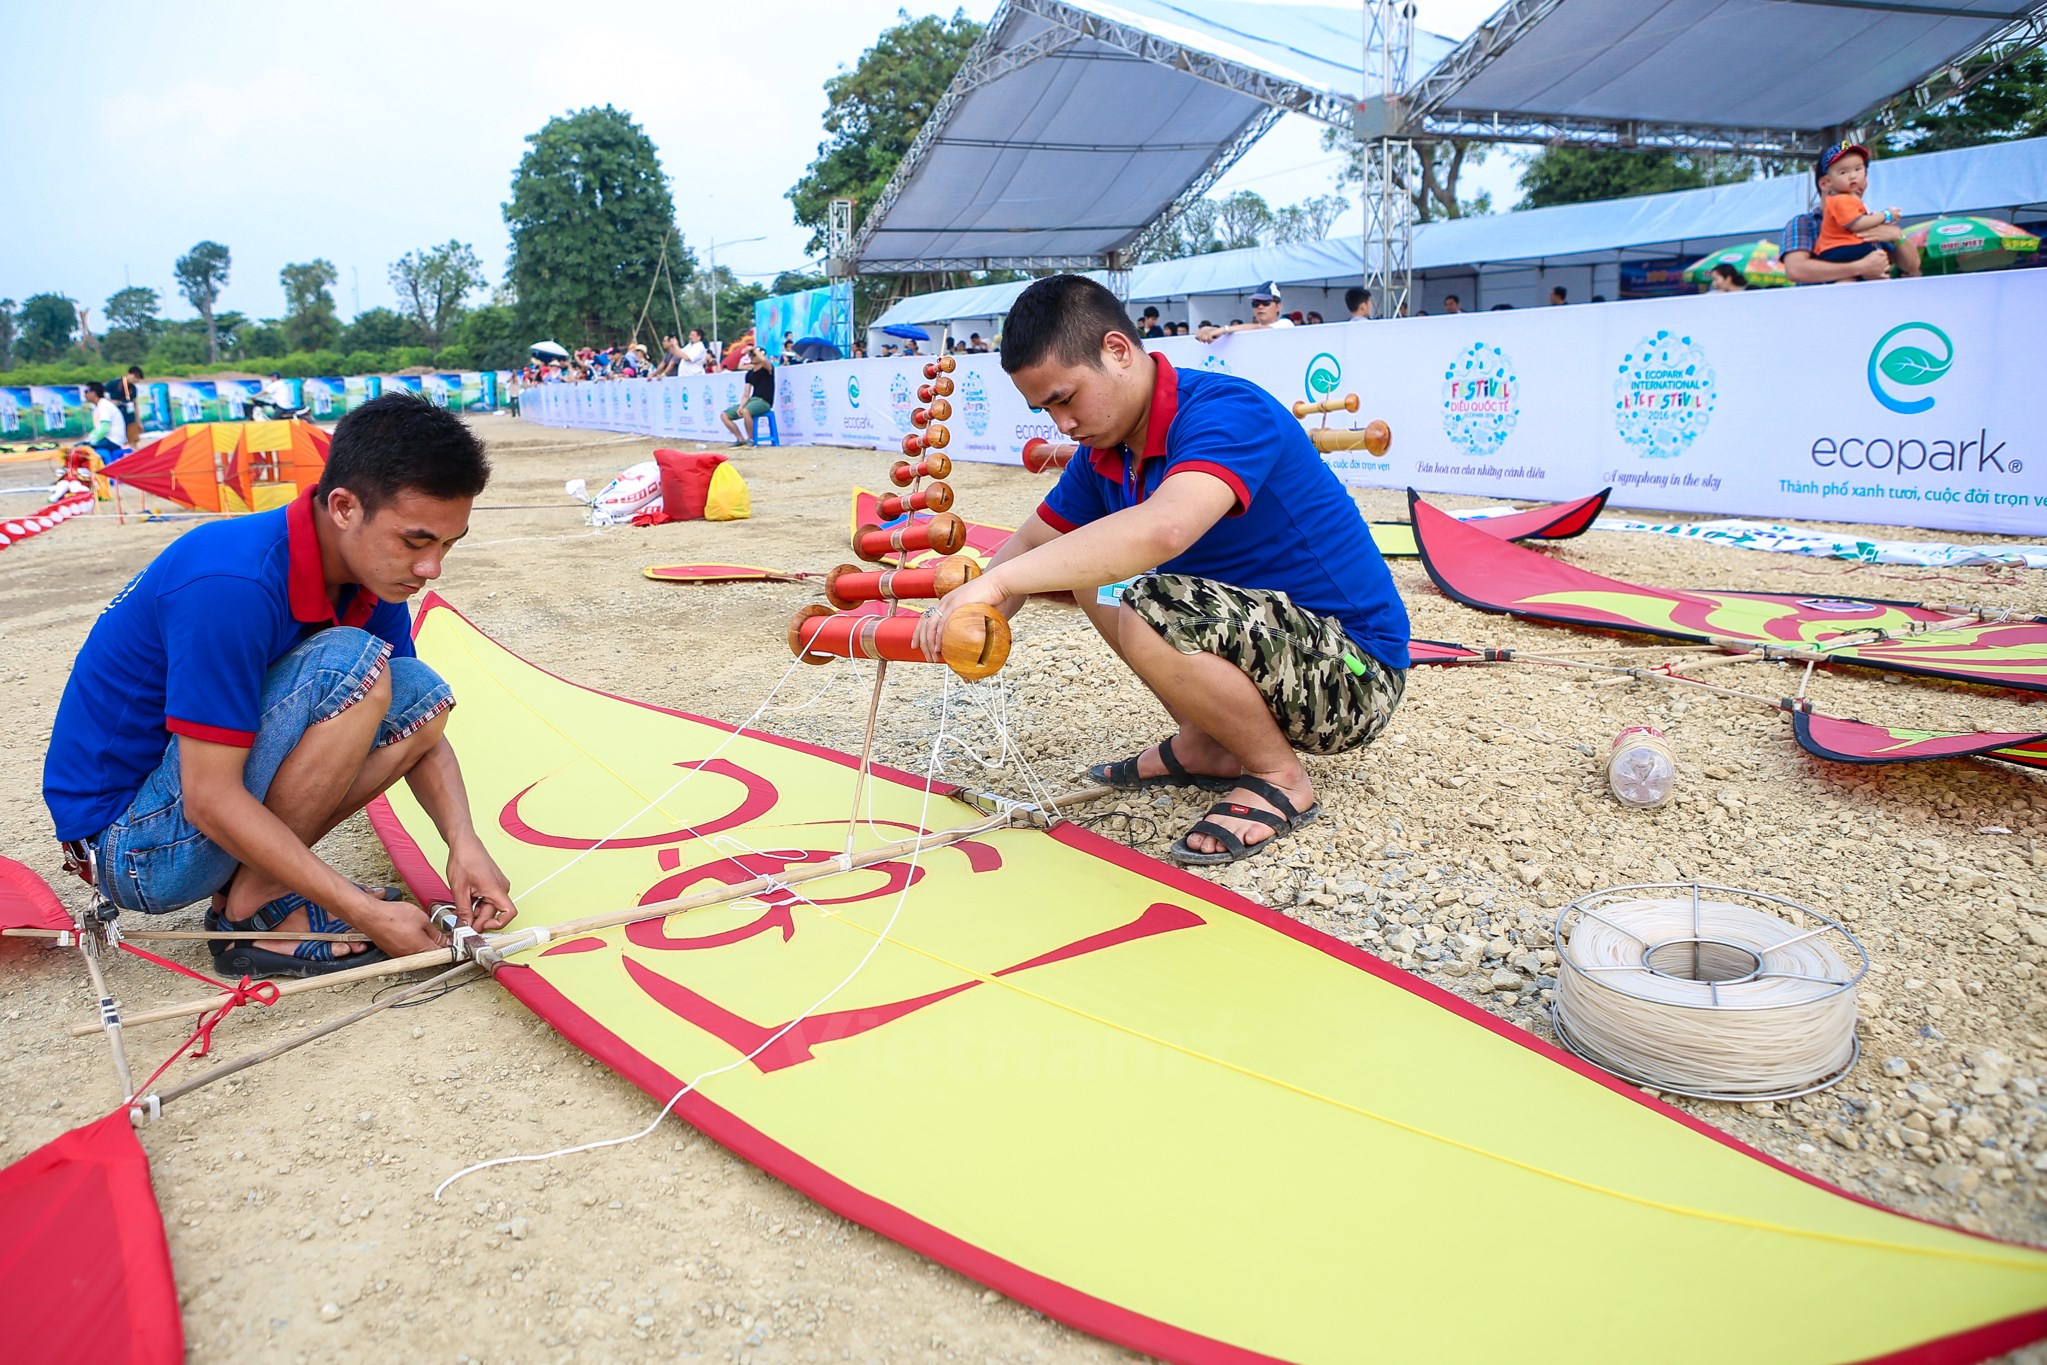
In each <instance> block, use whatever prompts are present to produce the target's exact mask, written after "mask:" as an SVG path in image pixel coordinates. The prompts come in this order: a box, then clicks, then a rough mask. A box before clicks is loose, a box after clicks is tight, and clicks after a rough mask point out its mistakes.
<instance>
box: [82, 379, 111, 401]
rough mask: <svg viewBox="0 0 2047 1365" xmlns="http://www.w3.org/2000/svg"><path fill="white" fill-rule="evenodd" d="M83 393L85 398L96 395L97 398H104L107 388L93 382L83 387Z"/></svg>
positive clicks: (96, 381) (95, 381) (97, 382)
mask: <svg viewBox="0 0 2047 1365" xmlns="http://www.w3.org/2000/svg"><path fill="white" fill-rule="evenodd" d="M85 392H86V396H87V397H92V396H95V395H97V396H98V397H101V398H105V397H106V396H107V386H106V385H104V384H102V383H100V382H99V381H98V380H93V381H91V382H90V383H88V384H87V385H86V386H85Z"/></svg>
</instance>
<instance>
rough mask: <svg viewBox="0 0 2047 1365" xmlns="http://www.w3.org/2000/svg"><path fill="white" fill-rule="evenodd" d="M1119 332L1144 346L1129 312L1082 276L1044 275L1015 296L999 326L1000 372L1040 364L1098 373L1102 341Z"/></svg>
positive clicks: (1137, 344)
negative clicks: (1056, 363)
mask: <svg viewBox="0 0 2047 1365" xmlns="http://www.w3.org/2000/svg"><path fill="white" fill-rule="evenodd" d="M1111 332H1121V333H1122V334H1123V335H1124V336H1126V337H1128V338H1129V339H1130V344H1131V345H1132V346H1133V347H1135V348H1136V349H1138V350H1140V351H1141V350H1143V349H1144V342H1143V341H1142V340H1140V339H1139V337H1138V335H1137V324H1136V323H1134V322H1132V321H1131V320H1130V310H1129V309H1127V308H1125V307H1124V306H1123V304H1122V302H1121V301H1120V300H1118V299H1117V297H1116V296H1115V295H1114V294H1111V293H1110V292H1109V291H1108V290H1107V289H1105V288H1103V287H1102V286H1101V285H1099V284H1096V283H1095V282H1094V281H1093V280H1091V279H1089V278H1087V277H1086V276H1085V275H1048V276H1046V277H1045V278H1044V279H1042V280H1038V281H1036V282H1035V283H1033V284H1032V285H1031V287H1030V288H1028V289H1026V290H1024V291H1023V293H1021V294H1019V295H1017V298H1016V302H1015V303H1013V304H1011V305H1010V306H1009V316H1008V317H1007V318H1006V319H1004V320H1003V323H1002V372H1003V373H1004V374H1015V373H1016V372H1017V371H1018V370H1021V369H1025V368H1027V367H1029V366H1032V365H1036V364H1038V363H1040V362H1041V361H1044V360H1046V359H1056V360H1057V361H1059V363H1060V364H1062V365H1091V366H1094V367H1096V368H1100V366H1101V363H1102V338H1103V337H1105V336H1107V335H1108V334H1109V333H1111Z"/></svg>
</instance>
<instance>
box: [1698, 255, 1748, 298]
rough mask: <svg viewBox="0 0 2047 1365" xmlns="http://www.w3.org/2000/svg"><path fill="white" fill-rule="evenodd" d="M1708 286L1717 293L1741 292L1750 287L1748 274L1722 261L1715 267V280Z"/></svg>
mask: <svg viewBox="0 0 2047 1365" xmlns="http://www.w3.org/2000/svg"><path fill="white" fill-rule="evenodd" d="M1707 288H1708V289H1710V290H1712V291H1713V292H1714V293H1715V294H1739V293H1741V292H1742V291H1743V290H1744V289H1747V288H1748V276H1746V275H1744V274H1742V273H1741V272H1740V271H1739V270H1736V269H1735V268H1734V267H1733V266H1731V265H1729V264H1728V263H1727V262H1725V261H1722V262H1721V263H1720V264H1718V265H1716V266H1714V267H1713V281H1712V283H1711V284H1709V285H1708V286H1707Z"/></svg>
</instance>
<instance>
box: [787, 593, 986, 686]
mask: <svg viewBox="0 0 2047 1365" xmlns="http://www.w3.org/2000/svg"><path fill="white" fill-rule="evenodd" d="M922 619H923V618H921V617H917V616H866V615H858V616H855V615H846V616H839V615H835V614H834V613H833V612H832V610H831V608H829V607H821V606H817V605H815V604H812V605H811V606H807V607H805V608H803V610H801V611H799V612H797V613H796V619H794V620H793V621H791V622H790V623H789V652H790V653H792V654H794V655H795V656H796V657H797V658H799V659H801V660H803V662H805V663H807V664H822V663H829V662H830V661H831V660H833V659H887V660H888V661H890V662H891V663H906V664H907V663H923V662H924V655H923V654H922V653H921V652H919V650H918V649H917V646H916V645H915V643H913V641H914V639H915V636H916V634H917V622H918V621H920V620H922ZM938 650H939V653H940V655H942V656H943V658H944V660H945V666H946V667H947V668H950V669H951V670H952V671H953V672H955V673H957V674H959V675H960V676H961V677H962V678H965V679H966V680H967V681H968V682H974V681H976V680H977V679H980V678H985V677H987V676H989V675H990V674H992V673H994V672H995V671H996V670H997V669H999V668H1001V667H1002V665H1003V663H1004V662H1005V661H1007V660H1008V658H1009V622H1007V621H1005V620H1003V619H1002V613H1000V612H998V611H996V610H995V609H994V608H993V607H984V606H982V605H981V604H980V603H978V602H976V603H973V604H971V605H968V606H964V607H961V608H960V609H959V610H958V611H955V612H954V613H953V614H952V615H951V616H950V617H948V618H946V622H945V634H944V635H943V637H941V638H940V640H939V644H938Z"/></svg>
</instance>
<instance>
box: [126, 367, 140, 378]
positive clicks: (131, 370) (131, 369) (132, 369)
mask: <svg viewBox="0 0 2047 1365" xmlns="http://www.w3.org/2000/svg"><path fill="white" fill-rule="evenodd" d="M128 373H129V374H132V375H134V376H135V377H136V378H137V379H140V378H142V367H141V366H140V365H130V366H129V367H128Z"/></svg>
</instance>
